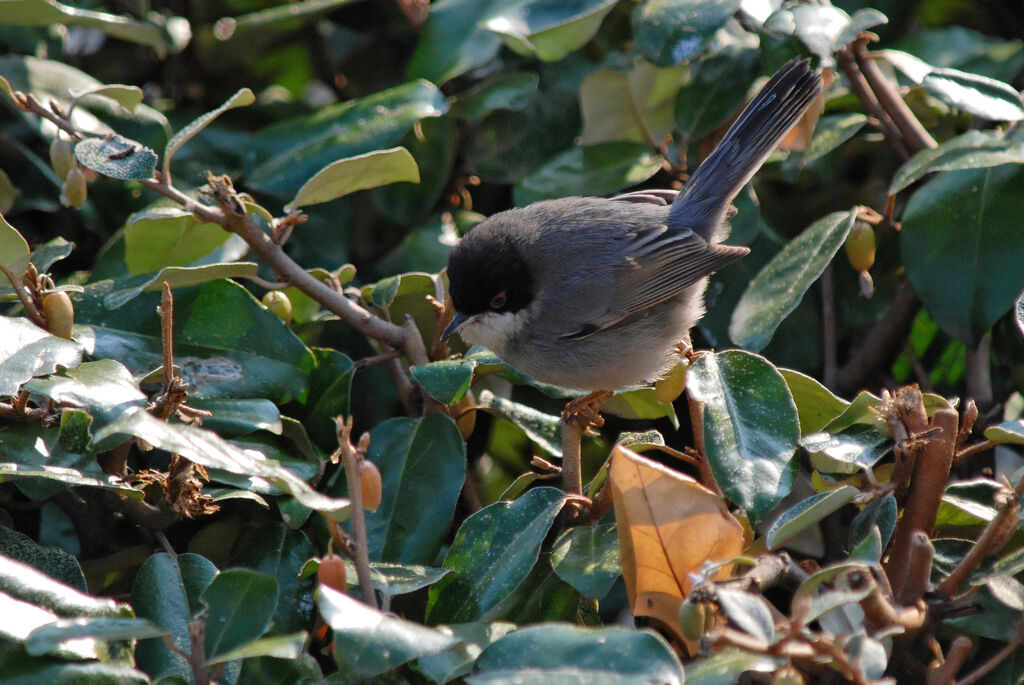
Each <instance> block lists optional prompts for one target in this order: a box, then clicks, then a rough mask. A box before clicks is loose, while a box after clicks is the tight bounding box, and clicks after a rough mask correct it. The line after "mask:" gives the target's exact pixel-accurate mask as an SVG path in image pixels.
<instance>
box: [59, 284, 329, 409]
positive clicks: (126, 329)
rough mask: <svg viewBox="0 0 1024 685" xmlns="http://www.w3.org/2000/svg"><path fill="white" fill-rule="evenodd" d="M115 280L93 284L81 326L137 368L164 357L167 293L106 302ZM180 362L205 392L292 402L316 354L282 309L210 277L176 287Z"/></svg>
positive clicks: (98, 354) (90, 344)
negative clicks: (162, 307)
mask: <svg viewBox="0 0 1024 685" xmlns="http://www.w3.org/2000/svg"><path fill="white" fill-rule="evenodd" d="M117 289H118V288H117V286H116V284H115V283H114V282H112V281H103V282H100V283H96V284H93V285H91V286H89V287H88V288H86V292H85V294H84V295H83V296H82V297H80V298H77V300H78V301H76V302H75V310H76V312H75V316H76V321H77V322H79V323H81V324H91V325H89V326H82V327H81V329H79V328H77V327H76V335H78V336H79V337H80V339H81V340H83V341H84V342H85V343H86V345H87V349H88V352H89V353H90V354H91V355H92V356H93V357H95V358H101V359H102V358H110V359H116V360H118V361H119V362H121V363H122V364H124V365H125V366H127V367H128V368H129V369H130V370H131V371H132V373H133V374H135V375H137V376H138V375H142V374H147V373H149V372H150V371H152V370H153V369H155V368H157V367H159V366H161V365H162V363H163V347H162V343H161V337H160V319H159V316H158V315H157V312H156V307H157V305H158V304H159V302H160V293H156V292H153V293H143V294H142V295H140V296H138V297H136V298H134V299H133V300H131V301H130V302H128V303H127V304H125V305H124V306H122V307H121V308H120V309H117V310H115V311H113V312H112V311H110V310H109V309H107V308H106V305H105V301H104V300H105V297H106V296H107V295H108V294H109V293H110V292H112V291H114V290H117ZM174 313H175V316H174V362H175V365H176V366H178V367H180V369H181V373H182V377H183V378H184V380H185V381H186V382H188V384H189V396H190V397H197V398H205V399H210V398H238V397H242V398H244V397H263V398H266V399H269V400H271V401H276V402H282V403H283V402H287V401H289V400H291V399H295V398H296V397H298V396H299V395H301V394H302V393H304V392H305V390H306V381H307V378H308V375H309V372H310V370H311V369H312V366H313V355H312V354H311V353H310V351H309V349H308V348H307V347H306V346H305V345H304V344H303V343H302V341H301V340H299V338H298V337H297V336H296V335H295V333H293V332H292V331H291V330H290V329H289V328H288V327H287V326H286V325H285V324H284V323H283V322H282V321H281V319H279V318H278V317H277V316H275V315H274V314H273V313H272V312H270V311H268V310H267V308H266V307H264V306H263V305H261V304H260V303H259V301H258V300H256V298H255V297H253V296H252V295H251V294H250V293H249V292H248V291H247V290H246V289H245V288H243V287H242V286H240V285H239V284H237V283H235V282H233V281H228V280H218V281H210V282H208V283H204V284H202V285H199V286H193V287H190V288H181V289H179V290H177V291H175V293H174Z"/></svg>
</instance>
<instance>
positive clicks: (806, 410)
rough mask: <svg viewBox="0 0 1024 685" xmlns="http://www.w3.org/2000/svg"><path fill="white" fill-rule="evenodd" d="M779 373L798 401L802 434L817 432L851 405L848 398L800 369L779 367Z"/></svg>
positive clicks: (794, 398) (795, 400)
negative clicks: (839, 395)
mask: <svg viewBox="0 0 1024 685" xmlns="http://www.w3.org/2000/svg"><path fill="white" fill-rule="evenodd" d="M779 373H781V374H782V377H783V378H785V379H786V385H788V386H789V392H790V394H792V395H793V401H794V402H796V410H797V414H798V415H799V417H800V434H801V435H808V434H810V433H817V432H818V431H820V430H821V429H822V428H824V427H825V425H826V424H827V423H828V422H829V421H831V420H832V419H834V418H835V417H837V416H839V414H841V413H842V412H843V410H844V409H846V407H848V406H849V405H850V403H849V402H847V401H846V400H843V399H840V398H839V397H836V396H835V395H833V394H832V391H831V390H829V389H828V388H826V387H825V386H824V385H822V384H821V383H819V382H818V381H817V380H815V379H814V378H811V377H810V376H807V375H805V374H802V373H800V372H799V371H793V370H792V369H779Z"/></svg>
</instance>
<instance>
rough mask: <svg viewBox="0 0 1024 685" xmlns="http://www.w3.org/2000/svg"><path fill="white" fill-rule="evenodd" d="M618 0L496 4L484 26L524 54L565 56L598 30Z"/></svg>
mask: <svg viewBox="0 0 1024 685" xmlns="http://www.w3.org/2000/svg"><path fill="white" fill-rule="evenodd" d="M615 3H616V0H571V1H569V2H551V0H526V1H525V2H516V3H511V4H509V3H503V4H499V5H497V6H496V9H497V11H495V12H492V13H491V14H490V15H489V16H488V17H487V18H486V19H484V20H483V21H482V22H481V23H480V26H482V27H483V28H485V29H487V30H488V31H493V32H494V33H497V34H498V35H499V36H501V37H502V39H503V40H504V41H505V44H506V45H507V46H508V47H509V48H511V49H512V50H513V51H515V52H518V53H519V54H521V55H536V56H537V57H538V58H539V59H541V60H543V61H545V62H554V61H557V60H560V59H562V58H563V57H565V56H566V55H568V54H569V53H570V52H572V51H573V50H575V49H577V48H580V47H582V46H583V45H584V44H585V43H586V42H587V41H589V40H590V39H591V38H593V36H594V34H595V33H597V28H598V27H599V26H600V25H601V21H602V20H603V19H604V17H605V15H606V14H608V12H610V11H611V9H612V7H613V6H614V5H615Z"/></svg>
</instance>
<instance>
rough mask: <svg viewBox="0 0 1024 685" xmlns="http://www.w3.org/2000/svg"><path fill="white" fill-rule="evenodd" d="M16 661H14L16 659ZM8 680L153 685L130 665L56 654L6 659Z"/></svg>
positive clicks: (25, 683) (26, 684) (27, 683)
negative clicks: (80, 659)
mask: <svg viewBox="0 0 1024 685" xmlns="http://www.w3.org/2000/svg"><path fill="white" fill-rule="evenodd" d="M12 662H13V663H12ZM4 680H6V681H7V682H8V683H12V684H19V685H21V684H23V685H34V684H35V683H74V685H110V684H111V683H117V684H118V685H135V684H138V685H149V683H150V682H151V681H150V679H149V677H148V676H147V675H146V674H145V673H143V672H142V671H137V670H135V669H134V668H129V667H127V666H119V665H115V664H104V663H100V662H98V661H65V660H63V659H61V660H56V659H54V658H53V657H30V656H28V655H27V654H25V655H24V657H21V655H18V656H16V657H15V658H14V659H5V661H4Z"/></svg>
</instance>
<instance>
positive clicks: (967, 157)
mask: <svg viewBox="0 0 1024 685" xmlns="http://www.w3.org/2000/svg"><path fill="white" fill-rule="evenodd" d="M1000 164H1024V144H1022V143H1019V142H1015V141H1011V140H1008V139H1007V138H1005V137H1004V136H1001V135H999V134H997V133H993V132H991V131H977V130H971V131H967V132H966V133H964V134H962V135H959V136H957V137H956V138H951V139H950V140H947V141H945V142H943V143H941V144H940V145H939V146H938V147H934V148H925V149H924V150H921V151H920V152H918V153H917V154H915V155H914V156H913V157H911V158H910V159H908V160H907V161H906V162H904V163H903V166H901V167H900V168H899V169H898V170H897V171H896V173H895V174H894V175H893V177H892V182H891V183H890V184H889V194H890V195H895V194H896V193H898V192H900V191H901V190H903V189H904V188H906V187H908V186H910V185H911V184H912V183H915V182H916V181H918V180H920V179H921V178H922V177H924V175H925V174H930V173H933V172H936V171H955V170H957V169H983V168H987V167H993V166H999V165H1000Z"/></svg>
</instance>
